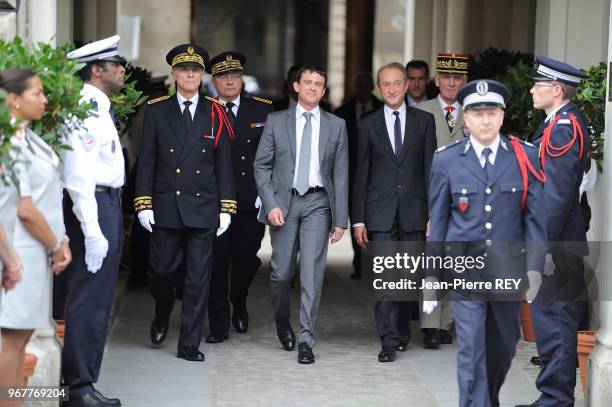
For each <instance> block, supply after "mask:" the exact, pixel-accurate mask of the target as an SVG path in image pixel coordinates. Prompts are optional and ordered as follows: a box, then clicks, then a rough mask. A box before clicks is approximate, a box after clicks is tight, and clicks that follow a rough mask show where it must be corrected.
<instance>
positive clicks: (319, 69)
mask: <svg viewBox="0 0 612 407" xmlns="http://www.w3.org/2000/svg"><path fill="white" fill-rule="evenodd" d="M307 71H308V72H313V73H318V74H319V75H321V76H322V77H323V78H324V79H325V80H324V81H323V86H324V87H327V72H326V71H325V68H323V67H322V66H319V65H316V64H306V65H302V66H301V67H300V69H299V70H298V71H297V73H296V74H295V82H299V81H300V80H301V79H302V74H303V73H304V72H307Z"/></svg>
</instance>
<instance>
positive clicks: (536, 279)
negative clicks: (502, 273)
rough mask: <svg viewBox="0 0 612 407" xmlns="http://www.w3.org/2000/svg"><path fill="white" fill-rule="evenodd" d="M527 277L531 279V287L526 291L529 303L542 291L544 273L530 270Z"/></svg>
mask: <svg viewBox="0 0 612 407" xmlns="http://www.w3.org/2000/svg"><path fill="white" fill-rule="evenodd" d="M527 278H528V279H529V289H528V290H527V292H526V293H525V299H526V300H527V302H528V303H529V304H531V302H532V301H533V300H534V299H535V297H536V296H537V295H538V291H540V286H541V285H542V273H540V272H538V271H534V270H529V271H528V272H527Z"/></svg>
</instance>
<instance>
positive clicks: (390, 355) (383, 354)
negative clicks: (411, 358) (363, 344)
mask: <svg viewBox="0 0 612 407" xmlns="http://www.w3.org/2000/svg"><path fill="white" fill-rule="evenodd" d="M394 360H395V348H393V347H391V346H383V348H382V349H381V351H380V353H379V354H378V361H379V362H383V363H386V362H393V361H394Z"/></svg>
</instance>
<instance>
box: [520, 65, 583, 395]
mask: <svg viewBox="0 0 612 407" xmlns="http://www.w3.org/2000/svg"><path fill="white" fill-rule="evenodd" d="M537 62H538V63H539V65H538V69H537V73H536V75H535V76H534V77H533V78H532V79H533V80H534V81H535V83H534V84H533V86H532V88H531V90H530V92H531V95H532V99H533V107H534V108H536V109H541V110H543V111H544V112H545V113H546V116H547V117H546V120H545V121H544V122H543V123H542V124H541V125H540V127H539V128H538V129H537V131H536V133H535V134H534V137H533V143H534V144H535V146H536V148H537V149H538V150H539V158H540V163H541V166H542V169H543V171H544V174H545V175H546V182H545V183H544V192H543V199H542V205H543V206H544V208H545V213H546V221H547V223H548V241H549V252H550V253H551V254H552V260H553V263H554V266H555V267H554V271H553V272H552V274H550V275H546V276H544V277H543V280H542V289H541V292H540V295H539V296H538V298H537V301H534V302H533V303H532V304H531V313H532V316H533V326H534V329H535V334H536V345H537V348H538V356H539V359H540V364H541V366H542V370H540V373H539V374H538V378H537V379H536V386H537V388H538V390H539V391H540V397H539V398H538V400H537V401H535V402H533V403H532V404H529V405H523V407H553V406H554V407H569V406H573V405H574V389H575V387H576V367H577V366H576V358H577V356H576V349H577V331H578V326H579V324H580V320H581V319H582V318H583V316H584V313H585V312H586V308H587V302H586V300H587V295H586V292H587V291H586V282H585V278H584V263H583V259H582V258H583V256H585V255H587V254H588V246H587V243H586V241H587V238H586V229H587V228H586V223H585V220H584V217H583V213H582V208H581V206H580V201H579V196H580V185H581V183H582V179H583V174H584V171H585V169H586V166H587V164H588V162H589V160H590V158H589V154H588V149H589V146H590V144H591V140H590V134H589V132H588V130H587V127H586V121H585V119H584V116H583V115H582V113H581V112H580V110H579V109H578V108H577V107H576V105H575V104H573V103H571V99H572V98H573V97H574V96H575V95H576V88H577V87H578V85H579V84H580V81H581V80H582V79H583V78H585V77H586V75H585V73H584V72H581V71H579V70H578V69H576V68H574V67H573V66H571V65H568V64H566V63H564V62H561V61H557V60H554V59H552V58H548V57H544V56H538V57H537ZM519 407H520V406H519Z"/></svg>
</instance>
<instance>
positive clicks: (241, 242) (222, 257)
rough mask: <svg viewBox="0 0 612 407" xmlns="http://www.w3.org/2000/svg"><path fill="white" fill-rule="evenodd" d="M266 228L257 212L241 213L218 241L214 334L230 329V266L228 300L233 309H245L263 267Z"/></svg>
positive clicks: (211, 307)
mask: <svg viewBox="0 0 612 407" xmlns="http://www.w3.org/2000/svg"><path fill="white" fill-rule="evenodd" d="M265 229H266V226H265V225H264V224H262V223H259V222H258V221H257V212H256V211H241V212H238V213H237V214H236V215H234V216H232V223H231V224H230V226H229V228H228V229H227V230H226V231H225V233H224V234H222V235H221V236H219V237H217V238H216V239H215V245H214V251H213V266H212V276H211V281H210V298H209V300H208V324H209V326H210V332H211V334H215V335H218V336H223V335H224V334H226V333H227V332H228V330H229V322H230V316H229V314H230V306H229V301H228V290H229V284H228V278H229V267H230V264H231V266H232V278H231V291H229V300H230V301H231V302H232V304H233V306H234V308H236V307H246V300H247V295H248V293H249V287H250V286H251V283H252V282H253V279H254V278H255V274H256V273H257V270H258V269H259V266H260V265H261V260H260V259H259V257H257V252H258V251H259V249H260V248H261V239H263V236H264V232H265Z"/></svg>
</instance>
